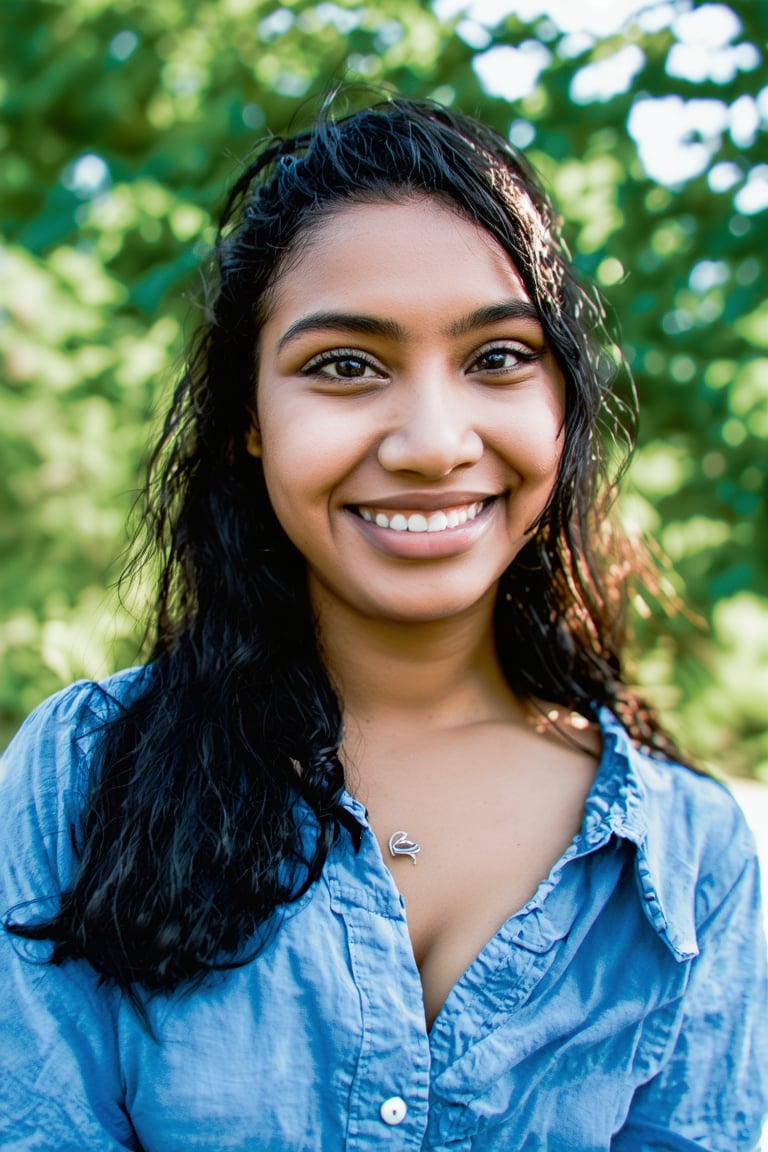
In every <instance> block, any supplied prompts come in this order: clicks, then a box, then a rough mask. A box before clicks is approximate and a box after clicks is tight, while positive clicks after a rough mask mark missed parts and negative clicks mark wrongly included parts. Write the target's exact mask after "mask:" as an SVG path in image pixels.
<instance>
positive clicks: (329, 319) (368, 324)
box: [278, 312, 408, 351]
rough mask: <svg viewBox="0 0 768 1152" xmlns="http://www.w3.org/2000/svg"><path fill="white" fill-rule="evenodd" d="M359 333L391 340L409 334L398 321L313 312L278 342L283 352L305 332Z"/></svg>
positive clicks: (348, 314)
mask: <svg viewBox="0 0 768 1152" xmlns="http://www.w3.org/2000/svg"><path fill="white" fill-rule="evenodd" d="M328 331H333V332H340V331H341V332H359V333H361V334H362V335H364V336H386V337H388V338H389V339H390V340H405V339H406V337H407V335H408V333H407V332H406V330H405V328H403V327H402V325H401V324H398V323H397V321H396V320H385V319H383V318H380V317H378V316H365V315H363V314H362V313H358V312H313V313H311V315H309V316H304V317H302V319H301V320H297V321H296V322H295V323H294V324H291V326H290V328H287V329H286V331H285V332H284V333H283V335H282V336H281V337H280V340H279V342H278V350H280V351H282V349H283V348H284V347H285V345H286V344H289V343H290V342H291V340H295V339H296V337H297V336H303V335H304V333H305V332H328Z"/></svg>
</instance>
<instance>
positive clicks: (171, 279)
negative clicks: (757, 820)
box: [0, 0, 768, 780]
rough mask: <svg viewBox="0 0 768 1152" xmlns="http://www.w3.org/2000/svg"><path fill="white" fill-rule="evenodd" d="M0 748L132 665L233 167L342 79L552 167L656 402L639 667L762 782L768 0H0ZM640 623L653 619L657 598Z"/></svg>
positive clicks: (719, 750)
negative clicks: (158, 442)
mask: <svg viewBox="0 0 768 1152" xmlns="http://www.w3.org/2000/svg"><path fill="white" fill-rule="evenodd" d="M0 21H1V23H2V29H3V35H2V40H1V41H0V60H2V74H1V76H0V99H1V100H2V117H1V122H0V145H1V146H2V161H1V162H0V212H1V214H2V221H3V238H4V239H3V247H2V252H1V253H0V356H1V357H2V370H1V372H2V375H1V378H0V388H1V389H2V394H1V395H2V399H1V407H0V468H1V469H2V486H1V488H0V744H2V743H4V742H5V741H6V740H7V739H8V738H9V737H10V735H11V734H12V732H13V730H14V729H15V728H16V727H17V725H18V724H19V723H20V721H21V719H22V718H23V716H24V715H25V714H26V713H27V712H28V711H29V710H30V709H31V708H32V707H34V705H35V704H36V703H38V701H39V700H41V699H42V698H43V697H44V696H45V695H47V694H48V693H50V692H51V691H53V690H55V689H56V688H58V687H60V686H61V685H63V684H65V683H67V682H69V681H70V680H71V679H73V678H75V677H77V676H83V675H85V676H91V677H98V676H101V675H104V674H106V673H108V672H109V671H112V670H113V669H115V668H117V667H119V666H121V665H125V664H127V663H130V662H133V661H135V660H136V658H137V652H138V647H139V643H140V637H141V631H140V627H139V625H138V624H137V617H138V616H140V614H141V608H142V595H143V594H142V590H141V589H135V590H134V591H133V592H132V593H131V594H130V595H129V596H128V598H127V599H126V598H125V597H124V598H123V601H122V602H121V599H120V598H119V596H118V593H117V591H116V588H115V581H116V578H117V576H118V573H119V571H120V565H121V556H122V554H123V552H124V548H125V545H126V541H127V535H126V527H125V526H126V522H127V520H128V518H129V514H130V511H131V508H132V505H133V502H134V499H135V495H136V492H137V489H138V486H139V484H140V482H141V463H142V460H143V458H144V455H145V452H146V445H147V443H148V439H149V437H150V434H151V430H152V429H153V427H154V426H155V425H156V423H157V420H158V414H159V413H160V411H161V410H162V407H163V405H164V402H165V399H166V398H167V395H168V392H169V390H170V388H171V386H172V384H173V379H174V372H175V369H176V366H177V364H178V358H179V355H180V349H181V347H182V343H183V340H184V337H185V334H187V335H188V334H189V332H190V331H191V329H192V327H193V326H194V322H195V315H196V311H197V309H198V307H199V304H198V300H199V295H200V279H199V274H198V272H197V269H198V267H199V264H200V262H201V260H202V259H203V258H204V256H205V254H206V252H207V250H208V247H209V245H210V242H211V239H212V230H213V224H212V222H213V221H214V220H215V217H216V212H217V209H218V207H219V206H220V205H221V203H222V198H223V194H224V190H225V188H226V186H227V185H228V183H229V182H230V181H231V179H232V177H233V175H234V173H235V172H236V171H237V168H238V164H239V162H240V160H241V159H242V158H243V157H244V156H245V155H246V154H247V153H248V151H249V149H250V148H251V147H252V145H253V143H254V141H255V140H256V139H257V138H259V137H260V136H262V135H264V134H265V133H266V132H267V131H272V132H280V131H281V130H283V129H284V128H286V126H288V125H290V124H294V125H298V124H299V123H301V122H303V121H304V120H306V119H307V118H308V116H309V115H310V114H311V112H312V110H313V109H314V108H316V107H317V104H318V102H319V100H320V98H321V97H322V95H323V94H324V93H325V92H326V91H327V90H328V88H329V87H330V86H331V85H332V84H333V83H334V82H336V81H339V80H342V79H346V80H352V81H359V82H361V83H365V84H373V85H382V84H383V85H388V86H391V87H394V88H396V89H398V90H399V91H401V92H403V93H406V94H409V95H417V96H429V97H433V98H436V99H438V100H440V101H442V102H444V103H446V104H449V105H452V106H455V107H457V108H459V109H461V110H462V111H465V112H469V113H475V114H478V115H479V116H480V117H481V118H483V119H485V120H486V121H488V122H489V123H491V124H493V125H494V126H495V127H496V128H497V129H499V131H501V132H502V133H504V134H505V135H508V136H509V137H510V138H511V139H512V140H513V141H514V142H515V143H516V144H518V145H520V146H522V147H523V148H525V150H526V152H527V154H528V155H529V157H530V158H531V159H532V161H533V162H534V164H535V165H536V166H537V167H538V168H539V170H540V171H541V173H542V174H543V176H544V178H545V181H546V183H547V184H548V186H549V187H550V189H551V191H552V193H553V194H554V196H555V198H556V201H557V203H558V205H559V207H560V210H561V211H562V214H563V216H564V217H565V219H566V220H567V221H568V229H567V235H568V237H569V242H570V245H571V248H572V250H573V253H574V255H575V258H576V260H577V262H578V264H579V265H580V267H581V268H582V269H584V271H585V272H587V273H589V274H591V275H594V276H596V277H597V279H598V281H599V282H600V284H601V285H602V287H603V289H604V291H605V293H606V294H607V296H608V299H609V301H610V303H611V305H612V307H613V309H614V311H615V314H616V317H617V320H618V322H619V324H620V326H621V331H622V335H623V343H624V345H625V348H626V351H627V354H628V357H629V359H630V361H631V364H632V368H633V371H634V375H635V378H636V382H637V387H638V390H639V393H640V397H641V404H642V413H643V415H642V423H641V438H640V447H639V450H638V453H637V456H636V460H635V463H634V465H633V468H632V471H631V473H630V483H629V485H628V489H627V494H626V496H625V499H624V503H623V512H624V515H625V516H626V518H627V520H628V521H629V522H630V523H631V524H632V525H633V526H634V527H635V528H636V529H637V530H640V531H642V532H644V533H645V534H646V535H647V536H648V537H649V539H650V540H651V541H652V543H653V545H654V547H655V548H656V549H657V551H658V554H659V556H660V558H662V561H663V563H664V564H665V569H664V571H665V574H664V580H665V582H666V583H667V586H668V589H669V590H670V591H671V592H672V593H673V594H674V595H676V596H677V597H678V598H679V599H680V600H681V601H682V602H683V604H684V611H682V612H678V613H677V614H676V615H674V616H667V615H665V614H664V613H661V614H659V612H658V609H657V607H656V606H655V604H654V602H653V597H651V596H644V595H643V594H642V590H640V591H639V594H638V596H637V598H636V602H635V614H636V625H637V632H638V637H637V639H638V643H637V654H636V656H635V658H634V661H633V665H632V673H631V674H632V677H633V678H634V680H635V681H636V682H637V683H638V684H639V685H641V686H642V687H643V689H644V691H645V692H646V693H647V694H648V695H650V696H651V697H652V698H653V699H654V700H655V701H656V702H657V704H658V705H659V707H660V708H661V710H662V713H663V715H664V717H665V719H666V721H667V723H668V724H669V726H670V727H671V728H672V729H673V730H674V732H675V733H676V734H677V736H678V738H679V739H680V740H681V741H682V743H683V744H684V745H685V746H686V747H687V748H689V749H690V750H691V751H692V752H693V753H694V754H695V755H696V756H698V757H699V758H700V759H702V760H703V761H704V762H705V763H707V764H711V765H713V766H715V767H716V768H718V769H719V770H720V771H724V772H728V773H731V774H735V775H741V776H745V777H746V776H752V777H755V778H758V779H760V778H763V779H765V780H768V543H767V541H768V532H767V531H766V529H767V528H768V523H767V522H766V500H765V479H766V455H767V454H766V447H767V443H766V442H767V440H768V304H767V303H766V299H765V297H766V260H768V149H767V148H766V132H768V71H767V70H766V50H767V41H768V4H766V3H765V2H764V0H755V2H751V0H740V2H734V3H729V4H722V3H693V2H691V0H671V2H651V3H639V2H637V0H605V2H599V0H598V2H593V3H590V2H588V0H579V2H578V3H574V2H573V0H476V2H474V3H471V2H470V3H466V2H464V0H434V3H423V2H420V0H371V2H370V3H369V4H358V3H349V2H346V0H333V2H329V0H323V2H321V3H310V2H307V0H296V2H295V3H292V4H287V5H283V6H277V5H275V4H274V3H270V2H268V0H147V2H143V0H142V2H139V0H48V2H41V0H0ZM654 613H655V614H654Z"/></svg>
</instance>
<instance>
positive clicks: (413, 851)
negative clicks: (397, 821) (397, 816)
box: [389, 831, 421, 864]
mask: <svg viewBox="0 0 768 1152" xmlns="http://www.w3.org/2000/svg"><path fill="white" fill-rule="evenodd" d="M389 851H390V855H392V856H410V858H411V860H413V862H414V864H415V863H416V857H417V855H418V854H419V852H421V844H417V842H416V841H415V840H409V839H408V833H407V832H402V831H400V832H393V833H392V835H391V836H390V838H389Z"/></svg>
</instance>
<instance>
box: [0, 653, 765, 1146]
mask: <svg viewBox="0 0 768 1152" xmlns="http://www.w3.org/2000/svg"><path fill="white" fill-rule="evenodd" d="M145 674H149V673H146V672H142V671H135V670H134V671H131V672H127V673H122V674H120V675H119V676H117V677H113V678H112V679H110V680H109V681H107V682H105V684H104V685H103V686H102V687H98V686H95V685H92V684H89V683H85V682H83V683H80V684H76V685H74V686H73V687H72V688H70V689H67V690H66V691H64V692H62V693H60V694H58V695H57V696H55V697H53V698H51V699H50V700H49V701H47V702H46V703H45V704H43V705H42V706H41V707H40V708H39V709H38V710H37V711H36V712H35V713H33V715H32V716H31V717H30V718H29V719H28V721H27V722H26V724H25V725H24V726H23V728H22V729H21V731H20V733H19V734H18V736H17V737H16V739H15V741H14V742H13V743H12V745H11V747H10V748H9V750H8V752H7V754H6V756H5V757H4V759H3V762H2V763H3V767H2V776H1V778H0V813H2V817H1V818H2V827H3V832H2V840H1V843H0V909H1V910H2V912H3V914H4V916H7V914H8V911H9V910H11V909H14V910H15V911H14V914H15V916H16V917H17V918H18V919H25V918H29V919H32V918H33V917H34V916H35V915H39V914H41V913H42V912H50V911H51V910H52V908H54V907H55V898H56V896H57V894H58V893H60V892H61V891H62V890H64V889H66V887H67V886H68V885H69V884H70V882H71V878H72V876H73V872H74V869H75V867H76V859H75V857H74V854H73V847H72V829H73V828H76V827H77V823H78V819H79V815H80V812H81V809H82V803H83V796H84V793H85V790H86V787H87V783H88V776H89V769H90V764H91V758H92V750H93V747H94V741H95V740H96V738H97V732H98V729H99V727H100V725H101V724H102V722H103V719H104V718H105V716H106V715H108V714H109V710H110V708H115V707H117V706H118V704H117V703H116V701H118V702H120V701H123V702H124V701H126V700H127V699H128V698H129V697H130V694H131V693H132V692H134V691H136V690H137V689H138V688H140V686H141V678H142V676H143V675H145ZM601 724H602V729H603V756H602V760H601V765H600V769H599V772H598V775H597V777H596V780H595V783H594V786H593V788H592V791H591V793H590V795H589V798H588V800H587V803H586V809H585V815H584V821H583V825H582V828H581V831H580V832H579V834H578V835H577V836H576V837H575V838H574V840H573V842H572V843H571V845H570V847H569V848H568V850H567V851H566V853H565V854H564V855H563V857H562V858H561V859H560V860H559V861H558V862H557V864H556V865H555V866H554V868H553V869H552V871H551V873H550V875H549V877H548V878H547V879H546V880H545V881H544V882H543V883H542V884H541V885H540V886H539V889H538V891H537V892H536V894H535V896H534V897H533V899H532V900H530V902H529V903H528V904H526V906H525V907H524V908H523V909H522V910H520V911H519V912H518V913H517V914H516V915H514V916H512V917H510V919H509V920H508V921H507V922H506V923H505V924H504V925H503V927H502V928H501V929H500V931H499V932H498V933H497V934H496V936H495V937H494V938H493V939H492V940H491V941H490V943H489V944H488V945H487V946H486V947H485V948H484V949H483V950H482V952H481V953H480V955H479V956H478V957H477V958H476V959H475V961H474V962H473V963H472V964H471V965H470V966H469V968H468V969H467V971H466V972H465V973H464V975H463V976H462V977H461V978H460V980H459V981H458V983H457V984H456V986H455V987H454V988H453V990H452V991H451V993H450V995H449V996H448V999H447V1001H446V1003H445V1006H444V1008H443V1010H442V1011H441V1013H440V1015H439V1016H438V1018H437V1020H436V1021H435V1023H434V1025H433V1027H432V1029H431V1031H430V1032H428V1031H427V1029H426V1027H425V1022H424V1009H423V1001H422V995H421V985H420V982H419V974H418V970H417V968H416V964H415V961H414V957H413V952H412V949H411V944H410V940H409V935H408V928H407V924H406V918H405V908H404V902H403V900H402V898H401V896H400V895H399V893H398V891H397V889H396V887H395V885H394V883H393V880H392V877H391V874H390V872H389V870H388V869H387V867H386V865H385V864H384V861H383V860H382V857H381V854H380V852H379V848H378V845H377V843H376V840H375V838H374V836H373V834H372V832H371V830H370V829H369V827H368V823H367V820H366V815H365V811H364V809H363V808H362V807H361V805H360V804H359V803H358V802H356V801H355V800H354V799H353V798H351V797H346V799H345V805H346V807H347V809H348V811H349V813H350V814H351V815H352V816H353V817H354V821H356V822H357V824H355V823H354V822H350V824H351V827H352V829H353V830H354V828H355V827H356V826H357V825H359V828H360V830H361V834H362V835H361V839H360V838H357V837H355V838H354V839H359V847H358V846H356V845H355V844H354V843H353V836H352V835H351V834H350V833H349V832H347V831H345V832H343V834H342V837H341V839H340V841H339V843H338V844H337V845H336V847H335V848H334V849H333V851H332V853H331V856H330V858H329V860H328V863H327V866H326V868H325V870H324V872H323V875H322V877H321V878H320V880H319V881H318V882H317V883H316V884H314V885H313V887H312V888H311V889H310V890H309V891H308V892H307V893H306V894H305V895H304V896H303V897H302V898H301V899H300V900H299V901H298V903H297V904H295V905H292V906H290V907H289V908H288V909H287V910H285V911H283V912H282V913H280V918H279V925H278V928H277V931H276V932H274V933H273V934H272V936H271V939H270V942H269V943H268V945H267V947H266V949H265V950H264V951H263V952H262V953H261V954H260V955H259V956H258V957H257V958H256V959H255V960H253V961H251V962H250V963H248V964H246V965H245V966H244V967H242V968H239V969H235V970H233V971H228V972H222V973H219V974H216V975H215V976H213V977H210V978H208V979H207V980H206V982H205V983H204V984H203V986H202V987H201V988H198V989H196V990H194V991H191V992H190V991H188V990H185V989H180V990H179V991H177V992H176V993H174V994H173V995H170V996H159V997H155V998H148V1000H147V1011H148V1013H149V1017H150V1019H151V1023H152V1030H153V1032H154V1036H152V1035H151V1034H150V1033H149V1032H148V1031H147V1030H146V1028H144V1027H143V1026H142V1024H141V1022H140V1021H139V1019H138V1018H137V1015H136V1013H135V1011H134V1010H133V1009H132V1008H131V1006H130V1005H129V1004H128V1003H127V1002H126V1001H125V1000H124V998H123V997H122V996H121V994H120V993H119V992H118V991H117V990H116V989H115V988H114V987H112V986H110V985H109V984H103V983H100V981H99V979H98V977H97V975H96V974H95V973H94V971H93V970H92V969H91V968H90V967H89V966H88V965H87V964H85V963H84V962H81V961H67V962H65V963H64V964H62V965H61V966H59V967H54V966H52V965H49V964H46V963H45V957H46V954H47V950H48V946H47V945H41V944H31V943H29V942H26V941H22V940H20V939H18V938H14V937H11V936H10V935H9V934H8V933H7V932H5V931H1V930H0V1147H2V1148H10V1149H15V1150H18V1152H33V1150H35V1152H38V1150H50V1152H84V1150H87V1152H117V1150H125V1149H133V1150H144V1152H195V1150H205V1152H226V1150H237V1152H288V1150H292V1149H296V1150H301V1152H315V1150H316V1152H336V1150H342V1149H343V1150H347V1152H358V1150H367V1149H374V1148H376V1149H378V1148H382V1149H387V1150H390V1149H391V1150H392V1152H405V1150H414V1152H415V1150H417V1149H422V1150H435V1152H437V1150H445V1152H448V1150H451V1152H458V1150H460V1149H461V1150H464V1149H475V1150H477V1152H502V1150H503V1152H517V1150H520V1152H535V1150H539V1149H541V1150H546V1152H597V1150H607V1149H613V1150H616V1152H645V1150H649V1152H650V1150H653V1152H664V1150H670V1152H671V1150H674V1152H689V1150H690V1152H693V1150H695V1149H710V1150H711V1152H731V1150H734V1152H735V1150H746V1149H753V1148H754V1147H755V1146H756V1144H757V1142H758V1139H759V1132H760V1124H761V1118H762V1117H763V1115H764V1113H765V1111H766V1099H767V1098H768V1086H767V1084H766V1078H767V1076H768V1051H767V1050H766V973H765V952H764V941H763V938H762V931H761V917H760V911H759V899H760V898H759V884H758V873H757V862H756V857H755V849H754V844H753V841H752V838H751V836H750V833H749V831H748V830H747V827H746V825H745V822H744V819H743V817H742V815H741V812H740V811H739V809H738V807H737V806H736V804H735V802H734V801H733V800H732V798H731V797H730V794H729V793H728V792H727V791H726V789H725V788H724V787H722V786H721V785H720V784H719V783H717V782H715V781H714V780H711V779H709V778H704V777H701V776H698V775H696V774H695V773H693V772H691V771H689V770H688V769H686V768H682V767H680V766H678V765H674V764H666V763H659V762H657V761H654V760H651V759H649V758H648V757H646V756H644V755H642V754H641V753H639V752H638V751H637V750H636V749H635V748H634V747H633V746H632V744H631V743H630V741H629V739H628V737H627V735H626V733H625V732H624V730H623V729H622V728H621V726H620V725H619V724H618V723H617V721H616V720H615V719H614V718H613V717H612V716H611V715H610V714H609V713H608V712H603V714H602V717H601ZM384 1116H386V1117H387V1119H388V1120H389V1121H390V1122H389V1123H387V1122H386V1120H385V1119H384ZM392 1121H395V1122H392Z"/></svg>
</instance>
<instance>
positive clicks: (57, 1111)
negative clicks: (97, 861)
mask: <svg viewBox="0 0 768 1152" xmlns="http://www.w3.org/2000/svg"><path fill="white" fill-rule="evenodd" d="M95 697H101V698H103V695H102V694H101V692H100V690H99V689H98V688H97V687H96V686H95V685H92V684H84V683H81V684H78V685H75V686H73V687H72V688H70V689H67V690H66V691H64V692H62V693H59V694H58V695H57V696H55V697H52V698H51V699H50V700H48V701H46V702H45V704H43V705H41V707H40V708H39V709H38V710H37V711H36V712H34V713H33V714H32V716H31V717H30V718H29V719H28V720H27V721H26V723H25V724H24V725H23V727H22V728H21V730H20V732H19V733H18V735H17V736H16V738H15V740H14V741H13V742H12V743H11V745H10V747H9V748H8V750H7V752H6V754H5V756H4V757H3V758H2V760H1V761H0V812H1V813H2V823H3V834H2V836H1V837H0V915H1V916H2V926H0V1037H1V1039H0V1147H3V1148H11V1147H12V1148H14V1149H15V1150H16V1152H33V1150H34V1152H83V1149H88V1152H124V1150H127V1149H131V1150H133V1152H136V1150H137V1149H139V1144H138V1142H137V1141H136V1138H135V1136H134V1134H133V1131H132V1128H131V1124H130V1121H129V1119H128V1117H127V1115H126V1113H125V1110H124V1108H123V1106H122V1096H123V1092H122V1086H121V1077H120V1061H119V1051H118V1041H117V1029H116V1025H115V1018H116V1017H115V1001H116V993H115V992H114V991H113V990H110V988H109V987H108V986H106V985H104V984H100V982H99V978H98V976H97V974H96V973H95V972H94V971H93V969H91V968H90V966H89V965H87V964H85V963H83V962H82V961H66V962H65V963H63V964H61V965H58V966H56V965H52V964H50V963H47V962H46V961H47V958H48V957H49V955H50V945H49V944H48V943H45V942H43V943H38V942H33V941H27V940H23V939H21V938H19V937H17V936H13V935H11V934H10V933H9V932H8V931H7V929H6V927H5V926H6V924H7V923H8V922H9V921H15V922H19V923H24V922H34V921H35V920H38V919H41V918H43V917H44V916H46V915H50V914H51V913H52V912H53V911H55V909H56V907H57V901H58V898H59V896H60V893H61V892H62V891H63V890H64V889H66V887H67V885H68V883H69V882H70V881H71V878H72V875H73V873H74V869H75V867H76V858H75V853H74V849H73V846H72V830H73V826H74V824H75V823H76V821H77V817H78V814H79V811H80V808H81V806H82V800H83V796H84V788H85V775H86V772H87V761H88V753H87V747H88V743H89V740H91V739H92V736H93V733H94V732H95V731H96V730H97V729H98V728H99V727H100V725H101V722H102V718H100V717H99V716H98V714H97V713H96V712H94V711H93V709H92V706H91V705H92V701H93V700H94V698H95Z"/></svg>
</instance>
